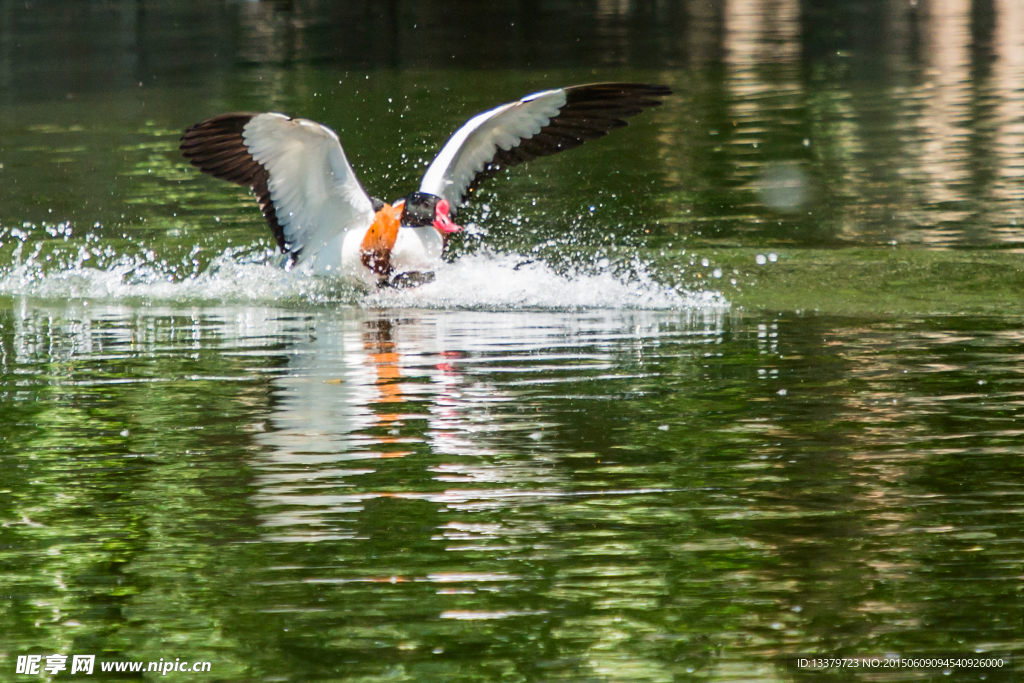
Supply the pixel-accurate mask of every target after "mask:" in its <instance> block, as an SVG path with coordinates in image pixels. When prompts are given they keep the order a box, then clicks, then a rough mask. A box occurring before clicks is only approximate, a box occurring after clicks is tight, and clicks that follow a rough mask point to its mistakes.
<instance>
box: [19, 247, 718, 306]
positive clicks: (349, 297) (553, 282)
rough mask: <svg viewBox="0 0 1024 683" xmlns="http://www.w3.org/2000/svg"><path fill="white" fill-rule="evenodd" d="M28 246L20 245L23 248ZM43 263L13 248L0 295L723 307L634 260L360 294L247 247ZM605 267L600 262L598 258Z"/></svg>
mask: <svg viewBox="0 0 1024 683" xmlns="http://www.w3.org/2000/svg"><path fill="white" fill-rule="evenodd" d="M26 246H27V244H26ZM85 253H86V252H85V251H84V249H83V250H81V251H79V253H78V255H77V257H75V258H70V259H64V260H53V261H48V260H47V259H44V258H42V257H40V255H39V250H38V248H37V249H35V250H33V252H32V253H30V254H29V255H28V257H27V258H24V259H23V258H21V251H20V249H19V250H18V251H17V253H16V257H15V258H14V259H13V262H12V263H11V264H10V265H8V266H6V267H2V268H0V295H8V296H30V297H34V298H40V299H96V300H103V301H110V300H114V301H118V300H144V301H160V302H201V301H218V302H223V301H242V302H259V303H266V302H274V303H288V302H295V303H313V304H328V303H331V304H340V305H351V306H364V307H389V308H395V307H412V308H474V309H515V308H552V309H558V308H612V309H615V308H633V309H695V308H699V309H724V308H728V306H729V303H728V302H727V301H726V299H725V298H724V297H723V296H722V295H721V294H720V293H718V292H692V291H688V290H685V289H681V288H676V287H671V286H667V285H664V284H660V283H658V282H656V281H655V280H653V279H652V278H651V277H650V275H649V274H648V272H647V270H646V268H645V267H644V266H643V264H641V263H639V262H637V263H633V264H630V267H629V268H628V269H626V270H628V271H629V272H630V274H629V275H624V274H622V273H621V272H613V271H612V270H611V269H609V268H608V267H605V268H603V269H598V270H597V271H596V272H595V271H593V270H590V271H587V272H574V273H568V274H561V273H558V272H556V271H555V270H554V269H552V268H551V267H550V266H549V265H547V264H545V263H543V262H539V261H528V260H525V259H524V258H523V257H521V256H516V255H510V254H490V253H477V254H473V255H469V256H465V257H463V258H461V259H459V260H458V261H456V262H455V263H449V264H443V265H442V267H441V268H439V269H438V271H437V273H436V278H435V280H434V281H433V282H430V283H427V284H425V285H421V286H419V287H416V288H413V289H403V290H392V289H388V290H378V291H372V292H366V291H363V290H360V289H357V288H355V287H352V286H349V285H348V284H346V283H343V282H339V281H337V280H332V279H329V278H322V277H316V276H311V275H307V274H304V273H302V272H301V269H296V270H293V271H291V272H288V271H285V270H283V269H281V268H279V267H277V266H276V265H274V262H275V261H276V259H275V258H274V257H273V256H272V254H271V253H270V252H267V251H266V250H264V249H262V248H260V247H258V246H256V245H251V246H249V247H245V248H235V249H227V250H225V251H224V252H222V253H221V254H220V255H219V256H217V257H216V258H214V259H213V260H212V261H211V262H210V265H209V266H208V267H207V268H206V269H205V270H202V271H199V270H198V268H195V269H193V270H192V271H191V272H188V273H187V274H186V273H184V272H181V271H180V270H179V269H178V267H177V266H173V265H168V264H167V263H166V262H156V261H154V258H153V255H152V252H146V251H144V252H143V253H141V254H139V255H136V256H127V255H120V256H118V255H114V254H108V256H109V258H105V259H104V258H92V259H90V258H89V257H88V256H86V255H85ZM603 263H604V264H607V261H603Z"/></svg>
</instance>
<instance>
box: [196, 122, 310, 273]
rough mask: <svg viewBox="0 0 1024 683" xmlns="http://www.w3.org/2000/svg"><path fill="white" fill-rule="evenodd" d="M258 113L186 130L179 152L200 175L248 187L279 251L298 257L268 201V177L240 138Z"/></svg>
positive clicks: (206, 123)
mask: <svg viewBox="0 0 1024 683" xmlns="http://www.w3.org/2000/svg"><path fill="white" fill-rule="evenodd" d="M258 115H259V114H257V113H254V112H228V113H226V114H218V115H217V116H213V117H210V118H208V119H206V120H205V121H200V122H199V123H196V124H194V125H192V126H189V127H188V128H186V129H185V132H184V133H183V134H182V136H181V144H179V145H178V149H180V150H181V154H182V156H184V157H185V158H186V159H188V161H189V163H190V164H192V165H193V166H195V167H196V168H198V169H199V170H200V171H202V172H203V173H207V174H209V175H212V176H213V177H215V178H220V179H221V180H226V181H228V182H231V183H235V184H237V185H242V186H244V187H248V188H249V189H250V190H252V193H253V194H254V195H256V202H257V203H258V204H259V206H260V211H262V213H263V217H264V218H265V219H266V221H267V224H268V225H269V226H270V230H271V232H273V234H274V240H275V241H276V242H277V246H278V247H279V248H280V249H281V251H282V252H284V253H286V254H291V256H290V258H291V259H293V260H294V259H295V258H298V254H299V251H301V249H295V250H293V249H292V248H291V245H289V244H287V243H286V241H285V237H284V229H283V228H282V227H281V223H280V221H278V220H277V211H276V209H275V208H274V203H273V201H272V200H271V198H270V190H269V189H268V187H267V183H268V181H269V179H270V176H269V174H268V172H267V169H265V168H264V167H263V166H262V165H261V164H259V163H258V162H257V161H256V160H255V159H253V158H252V155H251V154H250V153H249V150H248V148H247V147H246V145H245V141H244V140H243V138H242V134H243V132H244V130H245V126H246V125H247V124H248V123H249V121H251V120H252V119H253V117H255V116H258Z"/></svg>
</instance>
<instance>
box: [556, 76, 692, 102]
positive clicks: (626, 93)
mask: <svg viewBox="0 0 1024 683" xmlns="http://www.w3.org/2000/svg"><path fill="white" fill-rule="evenodd" d="M563 89H564V90H565V95H566V99H567V101H568V103H570V104H571V103H573V102H576V101H581V100H586V101H595V100H613V101H614V100H638V99H639V100H640V101H644V106H651V107H656V106H658V105H659V104H661V101H660V100H649V99H646V98H655V97H668V96H669V95H672V94H673V90H672V88H671V87H670V86H667V85H663V84H660V83H618V82H608V83H585V84H583V85H571V86H569V87H567V88H563ZM648 102H649V103H650V104H648Z"/></svg>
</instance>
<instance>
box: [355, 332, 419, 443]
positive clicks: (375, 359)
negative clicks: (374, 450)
mask: <svg viewBox="0 0 1024 683" xmlns="http://www.w3.org/2000/svg"><path fill="white" fill-rule="evenodd" d="M393 325H394V323H393V322H392V321H391V320H388V319H386V318H381V319H378V320H368V321H366V330H365V331H364V333H363V348H364V349H365V350H366V361H365V362H366V365H367V366H368V367H370V368H371V369H372V370H374V372H375V373H376V379H375V380H374V383H373V386H374V388H375V389H376V390H377V392H378V394H379V397H378V398H377V400H376V401H375V403H383V404H389V405H393V407H394V411H393V412H380V413H376V420H377V425H378V426H381V427H388V426H395V427H399V426H401V425H402V424H403V423H402V414H403V413H402V411H401V407H402V406H401V404H403V403H405V402H406V397H405V394H403V392H402V380H403V375H402V367H401V360H402V355H401V354H400V353H399V352H398V349H397V347H396V345H395V339H394V329H393ZM377 440H378V441H379V442H380V443H382V444H393V443H400V442H401V441H402V440H403V439H402V438H401V437H399V436H396V435H393V434H392V435H381V436H379V437H377ZM411 454H412V451H387V452H384V453H381V455H380V457H382V458H401V457H404V456H406V455H411Z"/></svg>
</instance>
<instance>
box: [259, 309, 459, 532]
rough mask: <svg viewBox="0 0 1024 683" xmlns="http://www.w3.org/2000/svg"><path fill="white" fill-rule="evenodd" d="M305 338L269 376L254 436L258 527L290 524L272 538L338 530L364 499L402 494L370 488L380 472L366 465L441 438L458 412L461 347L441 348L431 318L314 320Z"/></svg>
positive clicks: (416, 450)
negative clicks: (266, 416)
mask: <svg viewBox="0 0 1024 683" xmlns="http://www.w3.org/2000/svg"><path fill="white" fill-rule="evenodd" d="M319 323H324V324H322V325H321V324H319ZM312 336H313V339H312V340H311V341H310V342H308V343H307V344H304V345H300V346H299V347H297V348H294V349H293V350H292V351H293V353H292V354H291V358H290V361H289V366H288V370H287V372H286V373H285V374H284V375H282V376H281V377H278V378H277V379H275V380H274V387H275V391H274V401H273V415H272V417H271V419H270V423H269V425H268V426H267V429H266V430H265V431H263V432H261V433H259V434H257V437H256V439H257V441H258V442H259V443H260V444H261V445H262V446H264V447H265V449H266V451H265V455H264V456H263V457H261V458H260V459H259V460H258V462H257V463H255V464H256V468H257V469H258V470H259V472H260V474H259V476H258V477H257V479H256V485H257V486H258V487H259V492H258V493H257V494H256V496H255V497H254V499H255V502H256V503H257V505H259V506H260V507H261V508H263V509H264V511H265V512H264V515H263V524H264V526H267V527H276V528H278V529H282V530H283V528H285V527H289V530H288V533H287V535H286V536H282V537H280V539H279V540H296V541H304V540H320V539H323V538H337V537H338V532H339V530H340V529H339V524H338V522H339V521H340V520H339V519H338V517H339V516H341V517H343V518H346V519H351V515H352V513H355V512H359V511H361V510H362V509H363V505H364V503H365V501H366V500H367V499H372V498H391V497H409V494H403V493H398V492H394V491H393V490H388V489H392V487H391V486H388V485H383V486H375V485H374V483H373V482H371V481H370V479H372V478H374V475H377V474H378V472H377V470H375V469H371V468H370V467H367V466H366V465H368V464H369V462H372V461H374V460H380V459H385V458H402V457H405V456H408V455H412V454H414V453H416V452H418V449H420V448H423V447H425V446H427V443H428V441H435V440H437V439H441V440H445V438H446V437H445V434H446V431H447V430H446V428H445V425H451V424H452V419H453V418H456V413H457V410H458V406H457V404H458V400H457V397H455V396H451V395H449V394H451V393H452V392H453V391H454V392H457V389H456V385H457V383H458V380H457V377H458V375H457V371H456V367H455V365H454V364H453V363H452V362H451V359H452V358H453V357H456V356H458V355H459V354H458V353H456V352H447V351H445V350H444V348H443V344H444V342H443V336H442V335H441V334H438V329H437V326H436V325H435V324H432V321H428V322H423V321H420V320H418V319H415V318H397V317H392V316H386V315H383V314H378V315H372V314H371V316H370V317H369V318H368V319H363V320H353V319H348V320H333V321H330V322H326V323H325V321H318V325H317V329H316V330H315V334H314V335H312ZM456 419H457V418H456ZM355 461H359V463H358V466H354V465H356V462H355ZM342 463H345V464H348V465H349V467H345V468H342V467H339V465H340V464H342ZM353 466H354V467H353ZM424 475H425V476H426V477H427V478H428V479H429V477H430V475H429V474H427V473H426V472H424ZM355 489H360V490H361V492H356V490H355ZM368 489H370V490H368ZM373 489H376V490H373ZM381 489H383V490H381ZM413 497H415V495H413ZM340 526H341V527H349V528H351V527H350V525H349V524H345V523H343V524H341V525H340ZM318 528H322V529H330V533H328V534H327V535H326V536H325V535H323V534H322V533H320V532H319V531H318V530H317V529H318ZM342 537H351V533H350V532H344V533H343V535H342Z"/></svg>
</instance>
